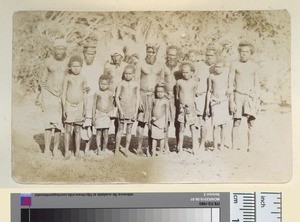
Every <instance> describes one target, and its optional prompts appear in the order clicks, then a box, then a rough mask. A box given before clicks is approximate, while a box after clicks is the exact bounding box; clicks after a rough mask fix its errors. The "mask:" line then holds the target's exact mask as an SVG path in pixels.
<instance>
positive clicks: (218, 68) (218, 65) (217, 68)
mask: <svg viewBox="0 0 300 222" xmlns="http://www.w3.org/2000/svg"><path fill="white" fill-rule="evenodd" d="M225 64H226V63H225V61H224V60H223V59H217V61H216V62H215V65H214V66H213V71H214V74H217V75H219V74H221V73H222V72H223V69H224V67H225Z"/></svg>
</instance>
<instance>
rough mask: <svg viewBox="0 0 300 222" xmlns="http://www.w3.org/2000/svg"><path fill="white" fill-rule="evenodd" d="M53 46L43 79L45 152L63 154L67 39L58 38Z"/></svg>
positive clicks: (56, 154)
mask: <svg viewBox="0 0 300 222" xmlns="http://www.w3.org/2000/svg"><path fill="white" fill-rule="evenodd" d="M53 46H54V53H53V56H51V57H50V58H47V59H46V61H45V64H44V71H43V73H42V80H41V92H42V99H43V101H42V103H43V107H44V127H45V133H44V138H45V150H44V153H45V154H47V155H54V156H61V155H62V154H61V152H60V151H59V140H60V135H61V130H62V128H63V125H62V101H61V95H62V89H63V83H64V79H65V76H66V74H67V72H68V60H67V59H66V42H65V40H63V39H56V40H55V41H54V45H53ZM52 133H54V147H53V150H51V149H50V143H51V137H52ZM51 151H52V153H51Z"/></svg>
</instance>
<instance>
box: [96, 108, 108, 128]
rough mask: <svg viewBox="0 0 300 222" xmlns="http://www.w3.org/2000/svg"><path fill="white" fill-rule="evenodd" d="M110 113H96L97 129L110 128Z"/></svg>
mask: <svg viewBox="0 0 300 222" xmlns="http://www.w3.org/2000/svg"><path fill="white" fill-rule="evenodd" d="M110 114H111V113H110V112H108V113H105V112H102V111H100V110H96V113H95V128H96V129H107V128H109V127H110Z"/></svg>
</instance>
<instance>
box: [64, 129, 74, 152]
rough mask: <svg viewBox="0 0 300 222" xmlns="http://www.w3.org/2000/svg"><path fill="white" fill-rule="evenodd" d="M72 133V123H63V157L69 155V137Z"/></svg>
mask: <svg viewBox="0 0 300 222" xmlns="http://www.w3.org/2000/svg"><path fill="white" fill-rule="evenodd" d="M71 133H72V125H71V124H70V123H66V124H65V141H64V142H65V157H68V156H70V139H71Z"/></svg>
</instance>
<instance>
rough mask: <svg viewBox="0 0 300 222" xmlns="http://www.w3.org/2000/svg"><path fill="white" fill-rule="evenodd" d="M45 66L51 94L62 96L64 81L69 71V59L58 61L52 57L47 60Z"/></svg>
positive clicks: (47, 84)
mask: <svg viewBox="0 0 300 222" xmlns="http://www.w3.org/2000/svg"><path fill="white" fill-rule="evenodd" d="M45 66H46V69H47V70H46V72H47V74H46V75H47V76H46V87H47V88H48V90H49V91H50V92H54V93H57V94H61V93H62V88H63V83H64V79H65V76H66V75H67V71H68V65H67V59H64V60H63V61H58V60H55V59H54V58H53V57H52V58H49V59H47V60H46V62H45Z"/></svg>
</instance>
